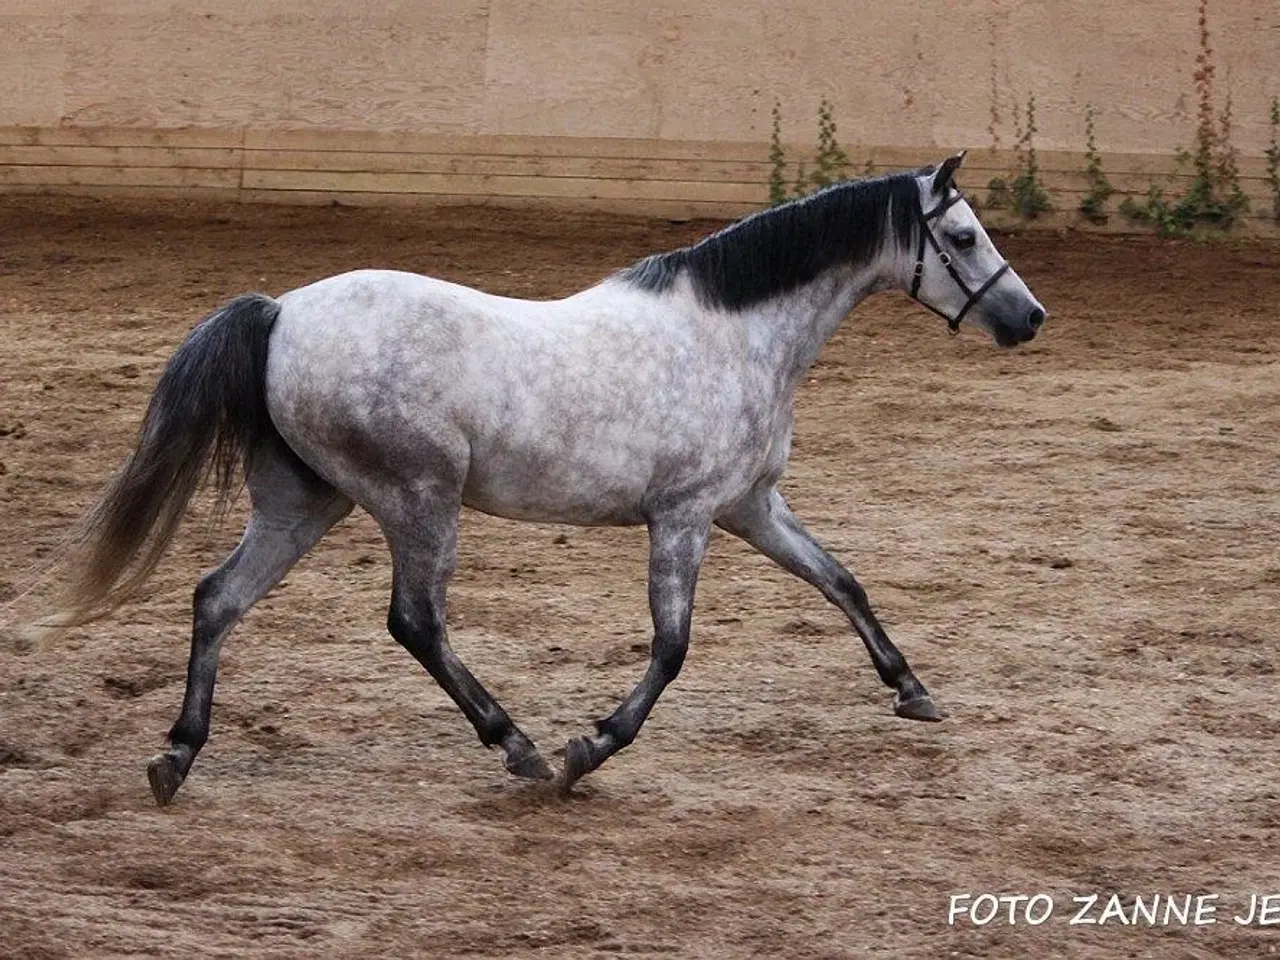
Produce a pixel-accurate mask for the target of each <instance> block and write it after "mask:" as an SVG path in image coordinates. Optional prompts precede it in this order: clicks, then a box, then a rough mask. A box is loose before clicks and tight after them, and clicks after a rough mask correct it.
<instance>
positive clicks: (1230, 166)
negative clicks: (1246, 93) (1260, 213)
mask: <svg viewBox="0 0 1280 960" xmlns="http://www.w3.org/2000/svg"><path fill="white" fill-rule="evenodd" d="M1198 12H1199V16H1198V26H1199V34H1200V51H1199V53H1197V54H1196V69H1195V72H1194V73H1193V74H1192V78H1193V79H1194V81H1195V87H1196V102H1197V103H1196V118H1197V119H1196V135H1195V136H1196V138H1195V146H1194V148H1193V150H1191V151H1190V152H1188V151H1185V150H1183V151H1180V152H1179V154H1178V164H1177V168H1176V169H1177V172H1181V171H1182V170H1184V169H1186V167H1187V166H1188V165H1190V167H1191V169H1192V178H1191V183H1190V184H1189V185H1188V187H1187V191H1186V193H1184V194H1183V195H1182V196H1180V197H1177V196H1169V195H1168V194H1167V193H1166V192H1165V189H1164V188H1163V187H1161V186H1158V185H1155V184H1153V185H1152V186H1151V187H1150V188H1149V189H1148V190H1147V195H1146V197H1145V198H1144V199H1143V200H1140V201H1138V200H1134V199H1133V198H1132V197H1126V198H1125V200H1124V202H1123V203H1121V204H1120V212H1121V213H1122V214H1123V215H1124V216H1125V217H1127V218H1128V219H1129V220H1131V221H1133V222H1135V223H1146V224H1150V225H1151V226H1154V227H1155V228H1156V230H1157V231H1158V232H1159V233H1161V234H1163V235H1166V236H1168V235H1174V236H1178V235H1185V234H1189V233H1194V232H1196V231H1198V230H1204V229H1213V230H1229V229H1230V228H1231V227H1232V226H1234V225H1235V223H1236V222H1237V221H1238V220H1239V219H1240V217H1241V216H1242V215H1244V214H1245V213H1247V212H1248V210H1249V198H1248V197H1247V196H1245V193H1244V189H1243V188H1242V187H1241V185H1240V168H1239V162H1238V155H1237V152H1236V148H1235V145H1234V144H1233V143H1232V142H1231V97H1230V95H1228V97H1227V99H1226V102H1225V104H1224V105H1223V108H1222V111H1221V113H1215V111H1214V97H1213V77H1214V74H1215V72H1216V68H1215V66H1214V60H1213V46H1212V45H1211V43H1210V37H1209V0H1200V4H1199V8H1198Z"/></svg>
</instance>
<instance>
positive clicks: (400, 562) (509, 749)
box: [383, 496, 553, 780]
mask: <svg viewBox="0 0 1280 960" xmlns="http://www.w3.org/2000/svg"><path fill="white" fill-rule="evenodd" d="M441 501H447V503H446V502H441ZM460 509H461V508H460V504H459V503H457V502H456V501H455V500H454V499H453V498H452V497H444V496H442V497H438V498H437V497H432V498H431V503H430V504H427V505H425V506H424V507H423V508H422V509H417V510H413V511H411V512H412V513H413V516H412V517H411V519H408V520H406V521H405V522H404V523H403V524H401V523H397V524H395V525H393V526H391V527H389V526H388V525H387V524H384V526H383V530H384V532H385V533H386V535H387V540H388V541H389V543H390V546H391V558H392V586H391V611H390V613H389V614H388V616H387V629H388V630H390V631H391V635H392V636H393V637H395V639H396V641H397V642H399V643H400V645H401V646H403V647H404V648H405V649H406V650H408V651H409V652H410V653H411V654H413V657H414V659H415V660H417V661H418V662H419V663H420V664H422V666H423V667H425V668H426V670H427V673H429V674H431V676H432V678H433V679H434V680H435V681H436V683H438V684H440V686H441V688H442V689H443V690H444V692H445V693H447V694H448V695H449V696H450V698H452V700H453V702H454V703H456V704H457V705H458V706H459V708H461V710H462V712H463V713H464V714H466V717H467V719H468V720H470V721H471V725H472V726H473V727H475V730H476V733H477V734H479V736H480V742H481V743H483V744H484V745H485V746H486V747H494V746H497V747H501V748H502V751H503V753H504V754H505V757H504V759H503V763H504V765H505V766H506V768H507V770H509V771H510V772H511V773H513V774H515V775H516V776H518V777H525V778H528V779H532V780H546V779H550V778H551V777H552V776H553V774H552V771H551V768H550V767H549V766H547V762H546V761H545V760H543V759H542V756H541V755H540V754H539V753H538V750H537V748H536V747H535V746H534V745H533V741H531V740H530V739H529V738H528V737H526V736H525V735H524V733H522V732H521V731H520V728H519V727H517V726H516V725H515V724H514V723H513V722H512V720H511V718H510V717H509V716H508V715H507V712H506V711H505V710H503V709H502V707H501V706H500V705H499V703H498V701H497V700H495V699H494V698H493V696H492V695H491V694H490V693H489V691H488V690H486V689H485V688H484V686H483V685H482V684H481V683H480V681H479V680H477V679H476V678H475V676H474V675H473V674H472V673H471V671H470V670H468V669H467V667H466V665H465V664H463V662H462V661H461V660H460V659H458V655H457V654H456V653H454V652H453V648H452V647H451V646H449V638H448V633H447V631H446V628H445V589H446V587H447V585H448V582H449V577H451V576H452V575H453V571H454V569H455V567H456V564H457V553H456V549H457V538H458V513H459V511H460Z"/></svg>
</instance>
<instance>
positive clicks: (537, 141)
mask: <svg viewBox="0 0 1280 960" xmlns="http://www.w3.org/2000/svg"><path fill="white" fill-rule="evenodd" d="M244 146H245V148H246V149H248V150H302V151H326V152H341V151H352V152H357V153H383V152H390V153H444V154H457V155H466V156H470V155H475V154H482V155H488V156H528V157H601V158H603V157H610V158H614V159H622V160H635V159H646V160H718V161H743V160H745V161H750V162H758V161H761V160H768V151H769V148H768V145H767V144H763V143H755V142H751V141H714V140H705V141H703V140H633V139H625V138H622V137H604V138H591V137H532V136H515V135H492V134H457V133H442V134H431V133H383V132H373V131H340V130H258V129H249V130H246V131H245V138H244Z"/></svg>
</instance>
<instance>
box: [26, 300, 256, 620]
mask: <svg viewBox="0 0 1280 960" xmlns="http://www.w3.org/2000/svg"><path fill="white" fill-rule="evenodd" d="M279 313H280V304H279V303H278V302H277V301H275V300H273V299H271V298H270V297H267V296H263V295H261V294H248V295H245V296H241V297H237V298H236V299H234V300H232V301H231V302H229V303H227V304H226V305H225V306H223V307H222V308H221V309H220V310H218V311H216V312H215V313H213V314H211V315H209V316H208V317H206V318H205V319H204V321H202V322H201V323H200V325H199V326H197V327H196V328H195V329H194V330H192V331H191V333H190V334H189V335H188V336H187V339H186V340H185V341H183V343H182V345H181V346H180V347H178V349H177V351H176V352H175V353H174V354H173V356H172V357H170V358H169V362H168V364H167V365H166V366H165V369H164V373H163V374H161V376H160V382H159V383H158V384H156V388H155V391H154V392H153V393H152V394H151V401H150V403H149V404H148V405H147V412H146V416H145V417H144V418H143V421H142V427H141V429H140V431H139V436H138V445H137V448H136V449H135V450H134V451H133V453H132V454H131V455H130V456H129V459H128V460H127V461H126V462H125V464H124V468H123V469H122V470H121V471H120V473H119V474H118V475H117V476H116V478H115V479H114V480H113V481H111V484H110V485H109V486H108V487H107V489H106V491H105V492H104V493H103V494H102V497H101V499H100V500H99V501H98V502H97V504H96V505H95V506H94V507H93V508H92V509H91V510H90V511H89V513H88V514H87V516H86V517H85V519H84V521H83V522H82V525H81V528H80V531H79V533H78V535H76V537H75V538H74V540H73V542H72V545H71V547H70V551H69V554H68V556H67V563H66V569H65V571H64V572H65V574H66V585H65V587H64V588H63V594H62V596H61V598H60V602H59V603H58V604H57V605H56V607H55V612H54V614H53V615H52V616H51V617H50V618H48V619H46V620H45V621H44V623H45V624H46V625H48V626H55V627H65V626H76V625H80V624H84V623H88V622H90V621H92V620H96V619H98V618H99V617H102V616H104V615H106V614H107V613H109V612H111V611H112V610H114V609H115V608H116V607H118V606H120V604H122V603H124V602H125V601H126V600H128V599H129V598H130V597H131V596H133V595H134V594H135V593H137V591H138V589H139V588H140V587H141V586H142V584H143V583H144V582H145V581H146V579H147V577H148V576H150V574H151V573H152V571H153V570H155V568H156V565H157V564H158V563H159V562H160V559H161V557H162V556H163V555H164V552H165V548H166V547H168V545H169V541H170V540H172V539H173V535H174V533H175V532H176V531H177V528H178V524H179V522H180V521H181V519H182V515H183V513H184V512H185V510H186V506H187V503H188V502H189V501H190V500H191V497H192V496H193V495H194V494H195V492H196V489H197V488H198V487H199V486H200V484H201V482H202V481H204V480H205V479H206V478H207V477H209V476H210V475H211V474H212V475H213V477H214V479H215V481H216V484H217V494H218V509H219V510H220V511H221V510H225V509H226V507H227V506H228V505H229V504H230V501H231V500H232V499H233V498H234V496H235V494H236V492H237V491H238V488H239V477H240V467H241V465H242V464H244V465H246V466H247V465H248V463H249V461H250V460H251V458H252V457H253V455H254V453H255V451H258V450H260V449H261V448H262V445H263V444H264V442H267V441H269V440H270V439H271V437H272V435H275V436H277V437H278V436H279V435H278V434H277V433H276V428H275V425H274V424H273V423H272V422H271V418H270V416H269V415H268V413H267V404H266V373H267V346H268V341H269V340H270V337H271V330H272V328H273V327H274V325H275V322H276V318H277V316H278V315H279Z"/></svg>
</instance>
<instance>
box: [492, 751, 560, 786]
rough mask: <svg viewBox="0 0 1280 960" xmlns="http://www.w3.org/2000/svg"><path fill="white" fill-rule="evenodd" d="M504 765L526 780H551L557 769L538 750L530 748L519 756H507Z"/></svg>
mask: <svg viewBox="0 0 1280 960" xmlns="http://www.w3.org/2000/svg"><path fill="white" fill-rule="evenodd" d="M502 765H503V766H504V767H506V768H507V770H508V771H509V772H510V773H512V774H514V775H515V776H517V777H521V778H523V779H525V780H550V779H552V778H553V777H555V771H553V770H552V769H551V767H550V765H549V764H548V763H547V761H545V760H543V759H542V754H540V753H538V751H537V750H530V751H529V752H527V753H524V754H522V755H521V756H518V757H505V758H504V759H503V761H502Z"/></svg>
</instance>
